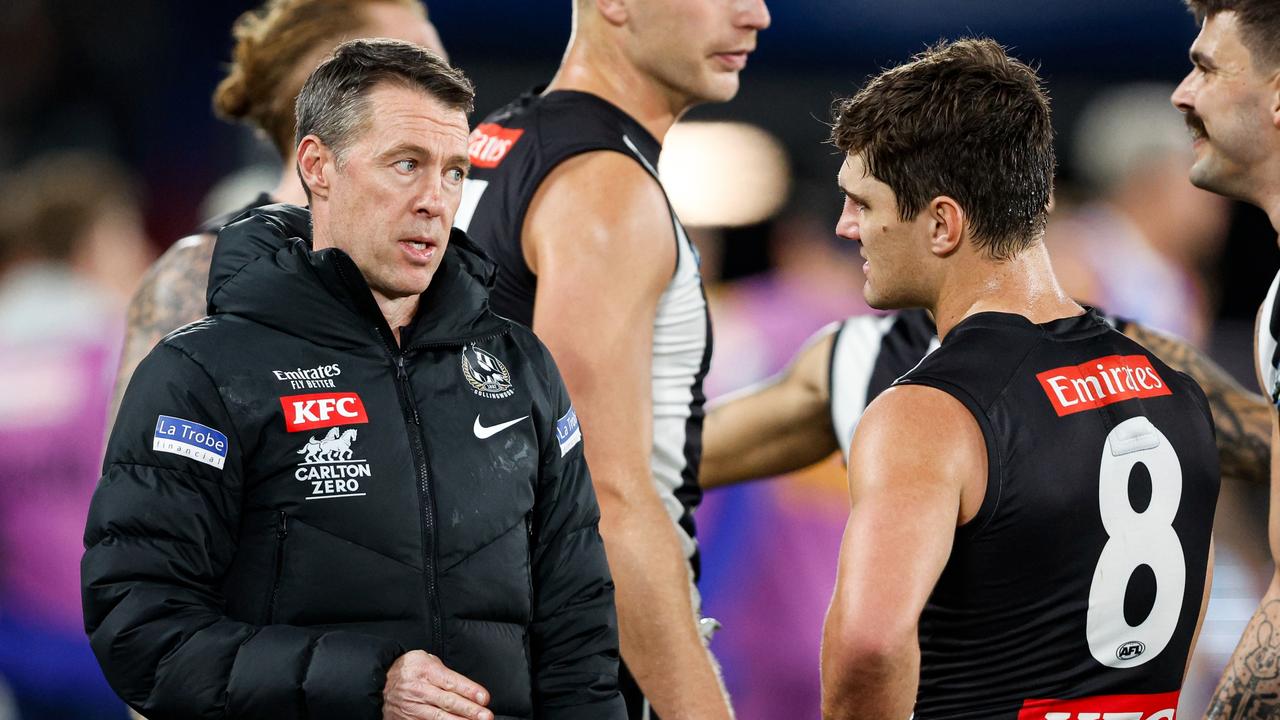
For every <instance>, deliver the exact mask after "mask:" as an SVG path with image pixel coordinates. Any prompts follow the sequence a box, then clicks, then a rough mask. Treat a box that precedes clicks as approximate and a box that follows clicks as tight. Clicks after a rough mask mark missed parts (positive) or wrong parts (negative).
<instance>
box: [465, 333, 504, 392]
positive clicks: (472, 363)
mask: <svg viewBox="0 0 1280 720" xmlns="http://www.w3.org/2000/svg"><path fill="white" fill-rule="evenodd" d="M462 377H464V378H466V379H467V384H468V385H470V386H471V389H472V390H473V391H474V392H475V394H477V395H479V396H480V397H483V398H491V399H498V398H505V397H511V396H512V394H514V393H515V390H513V389H512V388H511V373H510V372H508V371H507V366H506V365H503V364H502V361H501V360H499V359H498V358H496V357H494V356H493V355H491V354H489V353H487V352H485V351H484V350H481V349H480V348H478V347H476V346H475V345H468V346H467V347H466V348H464V349H463V350H462Z"/></svg>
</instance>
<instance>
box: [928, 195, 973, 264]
mask: <svg viewBox="0 0 1280 720" xmlns="http://www.w3.org/2000/svg"><path fill="white" fill-rule="evenodd" d="M925 212H926V213H928V216H929V221H930V223H931V224H932V226H933V227H932V234H931V235H930V238H929V250H930V251H931V252H932V253H933V254H934V255H935V256H937V257H946V256H948V255H950V254H951V253H953V252H955V251H956V249H957V248H959V247H960V238H961V237H962V236H963V235H964V229H965V226H966V225H967V224H968V222H969V217H968V216H967V215H965V212H964V208H962V207H960V203H958V202H956V201H955V200H954V199H952V198H950V197H947V196H946V195H939V196H938V197H936V198H934V199H933V200H931V201H930V202H929V206H928V207H927V208H925Z"/></svg>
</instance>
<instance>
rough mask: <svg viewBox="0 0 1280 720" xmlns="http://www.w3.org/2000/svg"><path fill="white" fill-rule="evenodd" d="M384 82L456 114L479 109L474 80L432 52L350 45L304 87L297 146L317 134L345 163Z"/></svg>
mask: <svg viewBox="0 0 1280 720" xmlns="http://www.w3.org/2000/svg"><path fill="white" fill-rule="evenodd" d="M379 83H396V84H399V85H401V86H403V87H407V88H412V89H416V90H421V91H422V92H424V93H426V94H427V95H430V96H431V97H433V98H435V99H436V100H438V101H439V102H441V103H442V104H444V106H445V107H447V108H449V109H451V110H461V111H462V112H464V113H470V112H471V111H472V109H473V108H474V102H475V96H476V91H475V87H474V86H473V85H472V84H471V81H470V80H469V79H467V76H466V75H464V74H463V72H462V71H461V70H459V69H457V68H455V67H453V66H452V65H450V64H449V63H448V62H446V61H445V60H444V59H443V58H441V57H440V56H439V55H437V54H435V53H434V52H432V51H431V50H428V49H427V48H424V47H422V46H421V45H415V44H413V43H410V42H404V41H401V40H387V39H376V40H350V41H348V42H344V43H342V44H341V45H339V46H338V47H337V49H335V50H334V51H333V57H331V58H329V59H328V60H325V61H324V62H323V63H320V67H318V68H316V69H315V72H313V73H311V77H309V78H307V81H306V82H305V83H303V84H302V92H300V93H298V104H297V116H298V117H297V128H298V130H297V139H296V140H297V142H301V141H302V138H304V137H306V136H308V135H315V136H316V137H317V138H319V139H320V142H322V143H324V145H325V147H328V148H329V149H330V150H332V151H333V153H334V154H335V155H336V156H337V158H338V163H339V164H341V163H342V162H343V153H344V151H345V150H346V149H347V146H348V145H349V144H350V143H351V141H352V140H354V139H355V136H356V135H357V134H359V132H360V131H361V130H362V129H363V128H364V127H365V125H366V123H367V122H368V120H369V91H370V90H372V89H373V87H374V86H375V85H377V84H379ZM303 186H304V187H305V186H306V183H303ZM309 196H310V190H308V197H309Z"/></svg>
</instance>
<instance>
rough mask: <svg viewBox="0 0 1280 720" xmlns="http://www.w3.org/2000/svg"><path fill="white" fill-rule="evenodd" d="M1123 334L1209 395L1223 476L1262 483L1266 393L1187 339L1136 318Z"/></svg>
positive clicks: (1265, 476)
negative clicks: (1248, 384) (1244, 382)
mask: <svg viewBox="0 0 1280 720" xmlns="http://www.w3.org/2000/svg"><path fill="white" fill-rule="evenodd" d="M1124 332H1125V334H1126V335H1128V336H1129V337H1131V338H1133V339H1134V340H1136V341H1138V342H1139V343H1141V344H1142V346H1143V347H1145V348H1147V349H1148V350H1150V351H1151V352H1153V353H1155V354H1156V355H1157V356H1158V357H1159V358H1160V359H1161V360H1164V361H1165V362H1166V363H1168V364H1169V365H1171V366H1172V367H1174V368H1175V369H1177V370H1181V371H1182V372H1184V373H1186V374H1188V375H1190V376H1191V377H1192V378H1194V379H1195V381H1196V382H1197V383H1199V384H1200V387H1201V388H1203V389H1204V394H1205V395H1206V396H1207V397H1208V398H1209V409H1210V410H1211V411H1212V412H1213V424H1214V425H1215V426H1216V428H1217V432H1218V459H1219V462H1220V463H1221V465H1222V476H1223V477H1229V478H1237V479H1241V480H1247V481H1250V482H1256V483H1258V484H1259V485H1261V484H1264V483H1266V482H1267V481H1268V480H1269V478H1270V474H1269V473H1268V470H1269V469H1270V467H1271V460H1270V456H1271V445H1270V440H1271V414H1272V413H1271V408H1270V406H1269V405H1268V403H1267V400H1266V398H1264V397H1263V396H1261V395H1259V394H1258V393H1255V392H1250V391H1249V390H1248V389H1247V388H1245V387H1244V386H1242V385H1241V384H1240V383H1238V382H1236V381H1235V379H1233V378H1232V377H1231V376H1230V375H1228V374H1227V371H1225V370H1223V369H1222V368H1221V367H1219V366H1218V364H1217V363H1215V362H1214V361H1213V360H1210V359H1209V358H1208V357H1207V356H1206V355H1205V354H1204V353H1202V352H1200V351H1199V350H1197V349H1196V348H1194V347H1192V346H1191V344H1189V343H1188V342H1186V341H1185V340H1182V339H1179V338H1176V337H1173V336H1170V335H1165V334H1164V333H1161V332H1157V331H1155V330H1152V329H1151V328H1148V327H1143V326H1142V325H1139V324H1137V323H1131V324H1130V325H1129V326H1128V327H1126V328H1125V331H1124Z"/></svg>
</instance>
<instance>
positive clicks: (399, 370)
mask: <svg viewBox="0 0 1280 720" xmlns="http://www.w3.org/2000/svg"><path fill="white" fill-rule="evenodd" d="M396 377H398V378H400V379H401V380H408V379H409V373H408V372H407V371H406V370H405V369H404V355H397V356H396Z"/></svg>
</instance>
